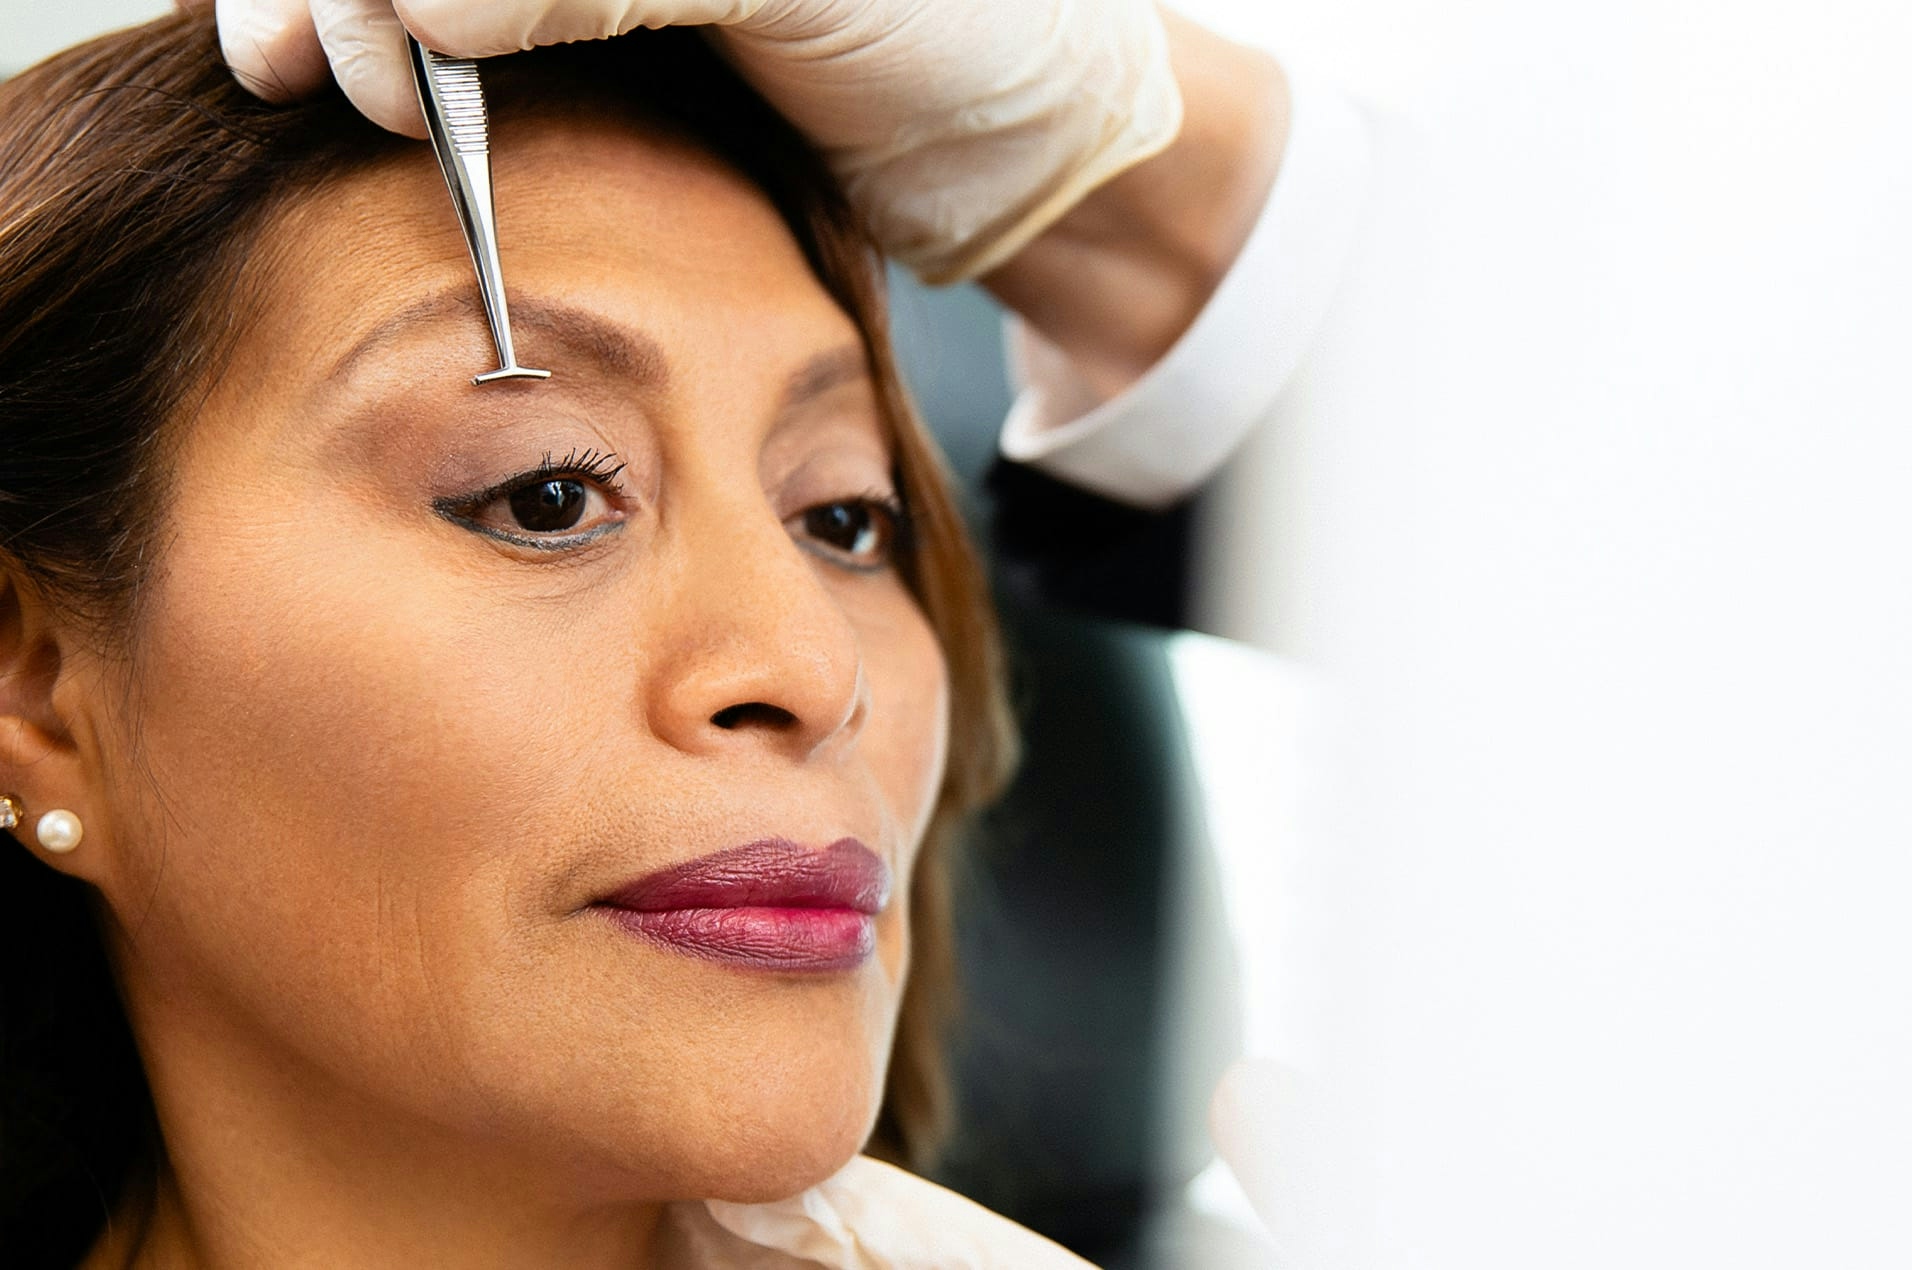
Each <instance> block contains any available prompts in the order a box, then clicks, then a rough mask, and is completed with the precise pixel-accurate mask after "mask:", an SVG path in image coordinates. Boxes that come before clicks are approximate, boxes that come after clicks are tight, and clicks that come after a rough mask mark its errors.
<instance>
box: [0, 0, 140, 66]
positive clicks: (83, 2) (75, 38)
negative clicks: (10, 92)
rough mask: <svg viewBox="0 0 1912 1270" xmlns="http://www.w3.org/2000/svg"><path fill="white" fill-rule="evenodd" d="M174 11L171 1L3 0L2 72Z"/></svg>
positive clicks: (0, 8)
mask: <svg viewBox="0 0 1912 1270" xmlns="http://www.w3.org/2000/svg"><path fill="white" fill-rule="evenodd" d="M170 8H172V4H171V2H170V0H60V2H59V3H42V2H41V0H0V73H4V72H8V71H17V70H21V69H23V68H25V67H27V66H29V65H31V64H32V63H34V62H37V61H39V60H40V59H41V58H43V57H45V56H46V55H47V54H49V53H54V52H58V51H59V50H60V49H63V48H65V47H66V46H67V45H69V44H76V43H78V42H79V41H81V40H83V39H86V38H87V37H88V36H92V35H98V34H99V33H100V32H102V31H110V30H112V29H113V28H114V27H121V26H128V25H131V24H132V23H134V22H144V21H145V20H146V19H148V18H151V17H154V16H157V15H158V14H161V13H164V12H166V11H167V10H168V9H170Z"/></svg>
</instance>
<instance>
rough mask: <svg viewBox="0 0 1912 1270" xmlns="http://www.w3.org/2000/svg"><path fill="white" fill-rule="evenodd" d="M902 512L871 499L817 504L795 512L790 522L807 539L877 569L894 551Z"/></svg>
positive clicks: (887, 561)
mask: <svg viewBox="0 0 1912 1270" xmlns="http://www.w3.org/2000/svg"><path fill="white" fill-rule="evenodd" d="M901 519H902V513H901V511H900V510H899V509H898V508H896V507H895V506H892V505H889V504H886V503H883V502H879V501H878V500H876V499H872V498H852V499H845V500H843V501H842V502H836V503H820V504H818V505H817V506H815V507H811V508H807V509H805V510H804V511H801V512H799V513H797V515H796V516H794V517H792V518H791V521H790V522H789V523H790V525H791V527H792V528H793V529H796V530H800V531H801V532H802V533H803V535H804V536H805V537H807V538H810V539H812V540H814V541H815V542H816V543H817V544H818V545H820V546H822V547H823V548H825V549H826V550H828V551H829V552H830V553H831V554H833V555H840V556H844V557H846V558H847V559H848V560H849V562H850V563H852V564H855V565H858V566H861V567H865V568H877V567H880V566H882V565H885V564H888V563H889V562H890V560H891V559H892V558H893V557H894V555H895V553H896V539H897V536H898V531H899V529H900V526H901Z"/></svg>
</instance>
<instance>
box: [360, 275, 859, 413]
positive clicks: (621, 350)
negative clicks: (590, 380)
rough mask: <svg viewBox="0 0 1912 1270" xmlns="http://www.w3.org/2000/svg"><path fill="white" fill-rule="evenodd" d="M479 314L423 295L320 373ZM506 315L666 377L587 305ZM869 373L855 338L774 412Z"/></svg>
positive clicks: (447, 296)
mask: <svg viewBox="0 0 1912 1270" xmlns="http://www.w3.org/2000/svg"><path fill="white" fill-rule="evenodd" d="M483 313H484V310H483V309H482V308H481V307H480V306H479V303H478V301H477V300H476V299H475V298H474V297H473V296H472V295H471V294H470V293H469V292H468V291H465V290H463V289H458V290H446V291H440V292H437V293H436V294H433V295H428V296H425V297H423V298H421V299H419V300H416V301H414V302H413V303H411V304H408V305H406V306H405V307H404V308H402V309H400V310H398V312H396V313H393V314H392V315H390V316H389V317H387V318H385V319H384V320H382V321H380V322H379V323H378V324H377V325H376V326H374V327H373V328H372V329H371V330H369V331H367V332H366V333H365V334H364V335H362V336H360V337H359V339H358V342H357V343H355V344H353V346H352V347H351V348H350V349H349V350H347V352H346V353H345V355H344V356H342V357H340V358H339V360H338V361H337V362H335V363H333V366H332V369H331V371H330V372H329V373H328V374H327V376H326V378H327V379H328V380H330V381H332V382H335V383H336V382H337V381H339V380H341V379H344V378H345V377H346V376H347V375H349V374H351V372H352V370H353V369H354V367H356V366H357V365H358V363H359V362H361V361H363V360H364V359H365V358H366V357H368V356H370V355H371V354H373V353H375V352H377V351H378V350H379V349H381V348H384V347H386V346H388V345H390V344H392V343H393V342H394V341H396V340H397V339H398V337H399V336H400V335H401V334H403V333H404V332H405V331H406V330H408V329H410V328H412V327H416V326H421V325H424V324H427V323H431V322H440V321H444V320H445V319H447V318H482V317H483ZM511 318H512V325H513V326H514V327H517V328H521V329H524V330H533V331H537V332H539V333H540V334H542V335H545V336H548V337H549V338H550V339H551V340H552V341H553V342H554V343H555V344H556V345H557V346H558V347H559V348H561V349H563V350H564V351H565V352H567V353H569V354H571V355H572V356H574V357H577V358H579V359H580V360H583V361H586V362H589V363H590V364H591V365H592V366H594V367H595V368H596V369H597V370H599V371H600V372H602V373H604V374H606V375H610V376H614V377H616V378H619V379H624V380H630V381H634V382H636V383H638V384H642V385H645V386H655V387H662V386H663V385H665V384H667V383H668V382H669V381H670V359H669V358H668V357H666V356H665V355H664V350H663V348H662V347H661V346H660V345H659V344H658V342H657V341H656V340H655V339H653V338H651V337H650V336H649V335H647V334H645V333H644V332H642V331H635V330H632V329H630V328H628V327H625V326H620V325H619V324H618V323H616V322H613V321H611V320H609V319H608V318H605V317H603V316H602V315H601V314H598V313H594V312H592V311H591V310H589V309H583V308H579V307H577V306H575V305H570V304H564V303H561V302H558V301H554V300H543V299H539V298H538V297H536V296H526V297H521V298H518V299H515V300H514V301H513V302H512V309H511ZM869 378H870V367H869V359H868V357H867V355H866V353H865V351H864V348H863V346H862V344H861V343H860V342H859V343H854V344H843V345H839V346H838V347H836V348H832V349H829V350H827V351H825V352H821V353H818V354H816V355H815V356H814V357H811V358H810V359H809V360H808V361H806V362H804V363H803V365H801V366H799V367H797V368H796V369H795V370H794V371H792V372H791V373H790V376H789V378H787V379H786V380H785V381H784V389H783V399H782V401H781V402H780V403H779V404H778V407H777V414H778V415H779V416H780V417H781V416H784V415H788V414H790V413H792V412H793V411H796V410H798V409H800V408H802V407H803V406H806V405H808V404H809V403H811V402H813V401H815V400H817V399H818V398H820V397H823V396H825V395H826V394H828V393H830V392H831V391H832V390H834V389H836V388H839V387H842V386H843V385H845V384H851V383H857V382H859V381H866V380H868V379H869Z"/></svg>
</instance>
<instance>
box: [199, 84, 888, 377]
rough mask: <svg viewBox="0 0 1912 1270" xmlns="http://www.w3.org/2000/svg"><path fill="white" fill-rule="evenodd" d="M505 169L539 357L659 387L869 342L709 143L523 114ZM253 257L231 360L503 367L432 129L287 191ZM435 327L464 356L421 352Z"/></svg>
mask: <svg viewBox="0 0 1912 1270" xmlns="http://www.w3.org/2000/svg"><path fill="white" fill-rule="evenodd" d="M494 170H495V172H496V181H497V195H496V202H497V208H498V219H499V225H500V230H499V236H500V254H501V257H502V260H503V265H504V273H505V279H506V284H507V287H508V289H509V292H510V294H511V302H512V310H513V319H514V327H515V328H517V330H518V333H519V334H518V344H519V351H520V353H521V355H522V356H524V357H525V358H527V359H531V360H537V361H538V362H539V364H542V365H553V364H554V363H558V364H561V365H562V366H563V367H568V368H570V369H571V370H572V372H573V373H574V374H588V375H592V376H595V377H598V378H601V379H621V380H622V381H623V382H625V383H626V384H628V385H629V386H631V387H654V386H657V385H659V384H662V383H664V382H666V381H668V379H669V378H670V375H671V371H672V368H673V367H682V368H683V372H684V373H690V374H694V373H696V372H697V371H699V370H709V369H714V368H721V369H723V371H724V372H725V374H724V377H725V378H727V379H733V380H739V381H747V380H752V379H758V380H765V381H768V380H783V379H785V378H793V377H794V378H802V377H804V376H806V375H808V376H811V377H814V375H815V374H816V373H817V372H816V364H817V363H818V362H819V361H820V360H821V361H824V362H834V363H841V362H842V361H843V359H844V357H845V353H844V350H845V349H846V348H853V349H854V348H860V347H861V346H862V344H863V341H862V339H861V338H860V333H859V331H858V328H857V325H856V323H855V322H854V321H852V319H851V318H850V317H849V316H848V315H847V314H845V313H844V312H843V310H842V309H841V308H839V307H838V305H837V304H836V302H835V301H834V300H833V299H832V298H831V296H830V295H829V293H828V292H827V291H825V289H824V288H823V286H822V284H821V283H820V282H819V281H818V280H817V278H816V276H815V275H814V273H813V272H812V271H811V268H810V265H809V263H808V261H807V259H806V258H805V255H804V253H803V251H802V249H801V248H800V247H799V245H798V243H797V240H796V238H795V236H794V235H793V234H792V233H791V232H790V230H789V228H788V226H787V225H785V223H784V222H783V220H782V218H781V217H780V215H779V214H778V213H777V211H776V210H775V208H774V207H773V206H772V205H771V204H770V202H769V200H768V199H767V198H766V197H765V196H764V195H763V194H762V193H761V191H759V190H758V189H756V187H754V186H753V185H751V184H750V183H749V182H748V181H747V180H745V179H744V178H743V177H742V176H740V175H738V174H737V173H736V172H735V171H734V170H732V169H731V168H729V167H728V166H726V165H725V164H723V163H722V162H721V161H719V160H717V159H715V158H713V157H711V156H709V155H707V154H704V153H702V152H700V151H698V150H695V149H693V148H691V147H689V146H687V145H685V144H683V143H681V142H676V141H673V140H669V139H665V138H659V137H651V136H647V135H645V134H643V133H641V132H640V131H639V130H638V129H637V128H635V127H634V126H632V125H630V124H628V123H623V122H620V121H617V120H607V121H602V122H592V121H590V120H583V119H573V118H559V119H553V120H535V119H534V120H520V121H518V122H517V125H516V127H515V128H514V129H512V130H511V131H509V132H507V133H505V134H504V135H503V136H502V138H501V140H500V142H499V145H498V147H497V151H496V154H495V157H494ZM249 269H250V271H251V275H252V286H251V288H250V290H251V292H252V295H253V297H254V298H253V302H252V303H251V304H250V305H248V306H247V307H248V308H250V309H252V310H253V311H254V312H255V313H256V314H257V319H256V321H249V322H248V323H247V324H246V326H245V328H244V329H243V330H242V331H241V333H240V336H239V340H238V342H237V347H236V348H235V361H236V362H238V363H240V364H241V365H240V366H239V367H238V368H237V369H239V370H240V371H241V372H242V373H241V374H240V375H238V376H236V378H240V379H243V380H245V381H248V382H251V383H270V384H274V385H279V386H282V387H284V388H287V389H290V388H294V387H298V388H302V389H303V390H304V391H306V392H307V393H323V392H326V391H329V390H330V389H332V388H334V387H336V386H337V385H339V384H340V383H342V382H344V381H347V380H349V379H351V378H352V377H353V376H354V375H359V374H363V373H366V372H368V371H372V370H381V371H383V372H384V373H394V372H398V373H403V372H404V367H405V366H407V365H409V366H415V367H417V373H420V374H424V373H431V374H451V375H454V376H462V377H463V378H469V376H470V375H471V374H474V373H477V372H479V371H482V370H485V369H488V368H489V366H488V365H482V366H481V365H479V364H478V363H480V362H484V361H485V360H486V359H487V358H488V357H490V356H492V354H491V353H490V352H489V351H488V349H487V347H486V338H485V327H484V322H483V318H482V311H481V309H480V308H479V305H478V298H477V288H476V283H475V279H474V277H473V273H472V268H471V264H470V258H469V256H468V254H467V252H466V248H465V245H464V239H463V236H462V234H461V232H460V229H459V226H458V223H457V220H456V218H455V216H454V214H453V211H452V207H451V202H450V199H449V196H448V195H447V193H446V190H445V188H444V182H443V179H442V177H441V176H440V175H439V172H438V169H437V166H436V164H435V161H434V160H433V158H432V155H431V152H430V149H429V147H427V146H426V145H425V144H424V143H417V144H416V145H407V146H404V147H402V148H400V149H398V150H397V151H395V152H393V153H392V154H391V155H390V156H389V157H386V158H382V159H381V160H379V161H377V162H375V163H372V164H368V165H366V166H364V167H363V168H361V169H359V170H357V171H354V172H351V173H349V174H346V175H343V176H340V177H336V178H333V179H332V180H330V181H328V182H327V183H325V184H324V185H323V186H321V187H319V188H317V189H315V190H312V191H309V192H307V193H304V194H295V195H292V196H290V197H289V199H288V201H287V202H286V204H285V205H284V206H283V207H282V208H281V209H280V210H279V212H278V213H277V214H276V215H274V216H273V217H272V218H271V219H270V221H269V222H268V224H267V225H266V226H265V228H264V230H263V232H262V234H261V235H260V238H259V241H258V243H257V250H256V251H255V252H254V253H253V255H252V257H251V263H250V265H249ZM427 345H433V346H441V347H444V348H447V349H449V348H451V347H452V346H456V348H457V349H458V350H459V351H458V352H457V353H456V354H455V355H454V356H456V357H462V358H463V361H460V362H458V363H457V369H455V370H453V369H448V368H446V367H444V366H442V365H440V363H441V362H442V361H443V359H442V358H438V357H431V358H423V359H421V358H420V357H419V356H418V355H419V353H420V352H421V350H422V349H423V348H424V347H425V346H427ZM394 363H398V365H394ZM467 363H468V364H467ZM428 368H429V369H428ZM553 368H554V369H559V365H553ZM863 369H865V370H867V367H865V368H863Z"/></svg>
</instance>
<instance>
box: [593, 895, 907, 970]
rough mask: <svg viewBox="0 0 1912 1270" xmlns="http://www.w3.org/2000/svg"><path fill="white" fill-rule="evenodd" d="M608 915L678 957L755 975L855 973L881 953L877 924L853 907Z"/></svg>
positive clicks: (625, 910)
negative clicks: (759, 972) (683, 955)
mask: <svg viewBox="0 0 1912 1270" xmlns="http://www.w3.org/2000/svg"><path fill="white" fill-rule="evenodd" d="M604 911H605V912H606V913H607V914H608V915H609V916H610V918H611V920H612V921H614V922H616V923H617V924H618V925H619V926H621V927H623V928H624V929H625V930H627V931H629V932H630V933H631V934H633V935H637V936H640V937H641V938H644V939H647V940H650V941H652V942H654V943H659V944H663V945H665V946H667V947H669V948H670V949H671V950H673V951H675V952H680V953H686V954H688V955H690V956H692V957H702V958H704V959H706V960H708V961H721V962H727V963H729V964H731V965H734V966H743V967H747V968H749V969H752V970H801V971H819V970H853V969H855V968H856V967H858V966H860V965H862V964H863V963H864V962H865V961H867V960H869V957H870V954H871V953H872V952H874V951H875V950H876V919H875V918H874V917H873V916H871V915H870V914H868V913H860V912H858V911H856V910H855V909H849V908H756V907H748V908H674V909H663V910H659V911H656V912H648V911H647V912H639V911H637V910H635V909H628V908H614V907H606V908H605V910H604Z"/></svg>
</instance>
